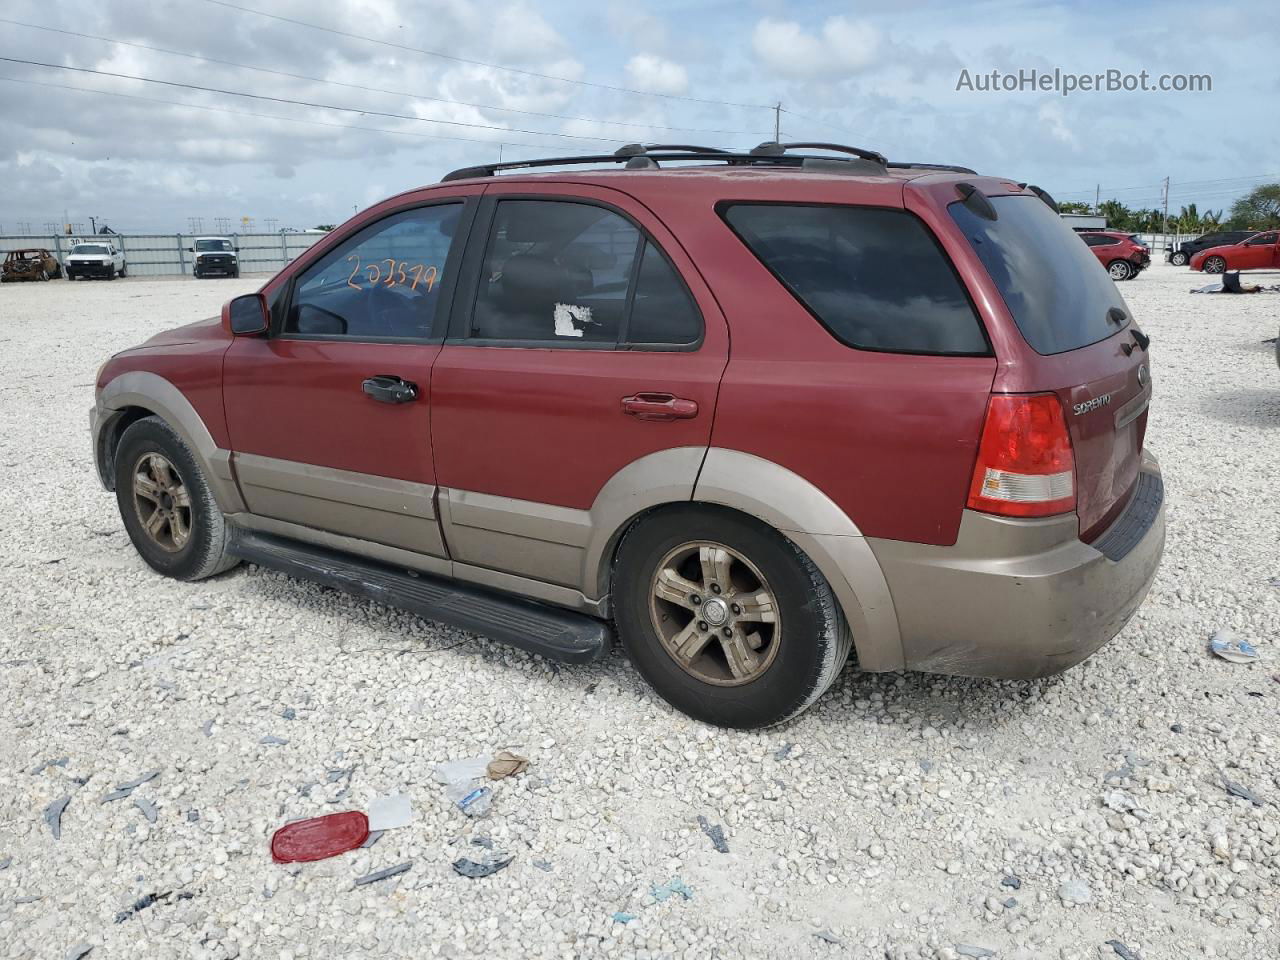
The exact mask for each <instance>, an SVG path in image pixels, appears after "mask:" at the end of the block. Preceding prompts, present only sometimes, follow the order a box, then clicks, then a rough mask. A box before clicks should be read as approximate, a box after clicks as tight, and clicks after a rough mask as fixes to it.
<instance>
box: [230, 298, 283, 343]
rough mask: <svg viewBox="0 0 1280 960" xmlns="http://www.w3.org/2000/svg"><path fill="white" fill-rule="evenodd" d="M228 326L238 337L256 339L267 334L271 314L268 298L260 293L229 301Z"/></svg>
mask: <svg viewBox="0 0 1280 960" xmlns="http://www.w3.org/2000/svg"><path fill="white" fill-rule="evenodd" d="M223 309H224V310H225V311H226V317H227V321H228V325H229V326H230V328H231V332H232V333H233V334H234V335H235V336H237V337H255V336H258V335H259V334H263V333H266V332H267V327H268V326H270V322H271V314H270V313H269V312H268V311H267V298H266V297H264V296H263V295H262V294H260V293H246V294H245V295H244V296H241V297H233V298H232V299H231V300H229V301H227V305H226V307H224V308H223Z"/></svg>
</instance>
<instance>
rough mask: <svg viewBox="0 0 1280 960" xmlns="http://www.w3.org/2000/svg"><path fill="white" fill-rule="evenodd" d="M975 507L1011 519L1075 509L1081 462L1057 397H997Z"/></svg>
mask: <svg viewBox="0 0 1280 960" xmlns="http://www.w3.org/2000/svg"><path fill="white" fill-rule="evenodd" d="M969 506H970V507H971V508H973V509H974V510H982V511H984V512H986V513H999V514H1003V515H1005V516H1009V517H1045V516H1049V515H1050V514H1055V513H1067V512H1068V511H1070V510H1074V509H1075V506H1076V487H1075V456H1074V455H1073V454H1072V452H1071V435H1070V434H1069V433H1067V423H1066V420H1065V418H1064V417H1063V415H1062V404H1061V403H1059V402H1058V398H1057V396H1055V395H1054V394H1052V393H1036V394H1028V395H1016V394H992V396H991V399H990V401H988V403H987V420H986V423H984V424H983V426H982V442H981V443H980V444H979V445H978V462H977V464H976V465H975V466H974V468H973V482H972V483H971V484H970V486H969Z"/></svg>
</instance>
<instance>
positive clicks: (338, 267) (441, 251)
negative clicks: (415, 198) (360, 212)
mask: <svg viewBox="0 0 1280 960" xmlns="http://www.w3.org/2000/svg"><path fill="white" fill-rule="evenodd" d="M461 213H462V205H461V204H459V203H450V204H443V205H440V206H434V207H419V208H418V209H416V210H406V211H404V212H403V213H397V214H395V215H394V216H390V217H387V218H386V219H385V220H379V221H378V222H377V223H375V224H373V225H372V226H369V227H366V228H365V229H364V230H362V231H360V232H359V233H358V234H356V235H355V236H354V237H352V238H351V239H350V240H348V241H346V242H345V243H342V244H339V245H338V246H337V247H336V248H334V249H333V250H332V251H330V252H329V253H327V254H325V256H324V257H322V258H321V259H320V260H319V261H318V262H316V263H314V264H312V265H311V266H310V267H308V268H307V269H306V270H305V271H304V272H303V273H302V275H301V276H300V277H299V278H298V283H297V286H296V287H295V288H294V294H293V303H292V305H291V306H290V308H289V315H288V317H287V318H286V319H285V332H286V333H297V334H303V335H326V336H346V337H351V338H352V339H355V340H378V339H384V338H388V337H390V338H424V337H430V336H431V335H432V331H433V329H434V326H435V315H436V310H437V309H438V304H439V301H440V289H441V285H442V283H443V281H444V269H445V262H446V261H447V260H448V258H449V248H450V246H451V244H452V242H453V233H454V229H455V227H456V226H457V224H458V218H459V216H460V215H461Z"/></svg>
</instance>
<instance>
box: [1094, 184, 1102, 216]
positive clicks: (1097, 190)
mask: <svg viewBox="0 0 1280 960" xmlns="http://www.w3.org/2000/svg"><path fill="white" fill-rule="evenodd" d="M1101 202H1102V184H1100V183H1099V184H1097V185H1096V186H1095V187H1094V188H1093V215H1094V216H1095V217H1096V216H1097V215H1098V204H1100V203H1101Z"/></svg>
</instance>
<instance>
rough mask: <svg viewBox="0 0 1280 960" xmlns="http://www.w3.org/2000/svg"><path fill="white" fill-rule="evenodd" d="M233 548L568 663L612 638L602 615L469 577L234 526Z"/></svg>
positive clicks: (245, 556)
mask: <svg viewBox="0 0 1280 960" xmlns="http://www.w3.org/2000/svg"><path fill="white" fill-rule="evenodd" d="M229 550H230V552H231V553H233V554H235V555H236V556H237V557H240V558H241V559H242V560H247V561H249V562H250V563H256V564H258V565H259V566H263V567H269V568H271V569H272V570H278V571H280V572H281V573H286V574H288V575H289V576H292V577H298V578H299V579H302V580H311V581H313V582H315V583H320V584H323V585H325V586H327V587H334V588H336V589H338V590H343V591H345V592H347V593H353V594H355V595H356V596H360V597H367V598H368V599H370V600H376V601H378V602H379V603H385V604H388V605H390V606H393V607H399V608H400V609H402V610H408V611H409V612H410V613H416V614H417V615H418V616H420V617H424V618H425V619H427V620H434V621H436V622H437V623H444V624H448V625H449V626H451V627H459V628H461V629H463V630H470V631H472V632H474V633H480V634H483V635H484V636H486V637H489V638H491V639H493V640H497V641H499V642H501V643H509V644H511V646H513V647H519V648H520V649H521V650H528V651H529V652H530V653H537V654H541V655H542V656H544V657H547V658H548V659H551V660H559V661H561V662H563V663H588V662H590V661H592V660H599V659H601V658H603V657H605V656H607V655H608V653H609V651H610V649H611V647H612V645H613V637H612V635H611V634H610V632H609V628H608V626H607V625H606V624H605V623H604V622H603V621H601V620H596V619H595V618H593V617H588V616H586V615H585V614H581V613H574V612H573V611H571V610H563V609H561V608H559V607H550V606H546V605H544V604H541V603H536V602H534V601H532V600H524V599H522V598H520V597H515V596H511V595H509V594H503V593H495V592H491V591H488V590H483V589H481V588H479V587H474V586H471V585H470V584H466V583H460V582H458V581H455V580H448V579H445V578H443V577H435V576H432V575H430V574H426V573H408V572H406V571H404V570H403V569H400V568H398V567H391V566H387V565H386V564H382V563H377V562H376V561H371V560H365V559H363V558H360V557H355V556H352V555H351V554H347V553H341V552H339V551H337V550H329V549H326V548H325V547H317V546H312V545H311V544H307V543H300V542H299V541H297V540H289V539H286V538H284V537H276V536H272V535H270V534H264V533H255V532H252V531H249V530H243V529H239V530H236V531H235V532H234V534H233V536H232V539H231V543H230V544H229Z"/></svg>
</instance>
